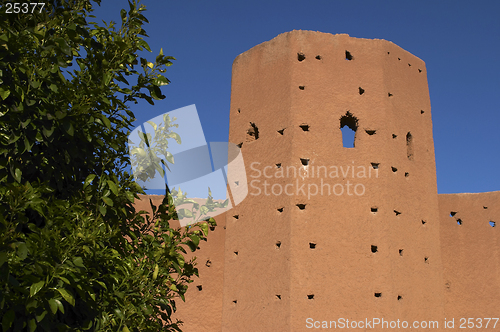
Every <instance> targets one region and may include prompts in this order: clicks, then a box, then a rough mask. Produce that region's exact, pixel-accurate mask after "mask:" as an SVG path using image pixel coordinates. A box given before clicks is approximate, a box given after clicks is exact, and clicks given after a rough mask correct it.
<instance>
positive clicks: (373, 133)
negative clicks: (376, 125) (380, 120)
mask: <svg viewBox="0 0 500 332" xmlns="http://www.w3.org/2000/svg"><path fill="white" fill-rule="evenodd" d="M365 131H366V133H367V134H368V135H370V136H372V135H375V133H376V132H377V131H376V130H369V129H367V130H365Z"/></svg>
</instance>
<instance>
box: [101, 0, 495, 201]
mask: <svg viewBox="0 0 500 332" xmlns="http://www.w3.org/2000/svg"><path fill="white" fill-rule="evenodd" d="M142 3H143V4H145V5H146V7H147V11H146V13H145V16H146V17H147V18H148V20H149V22H150V23H149V24H147V25H146V26H145V29H146V31H147V33H148V34H149V36H150V38H148V40H147V41H148V43H149V45H150V46H151V49H152V51H153V53H152V54H149V55H147V56H148V57H149V58H150V59H154V56H156V55H157V54H158V52H159V50H160V48H163V51H164V54H166V55H171V56H174V57H176V58H177V60H176V61H174V65H173V66H171V67H169V70H168V71H167V73H166V76H167V77H168V78H169V79H170V80H171V82H172V83H171V84H170V85H169V86H166V87H164V88H163V92H164V94H165V95H166V96H167V98H166V99H165V100H163V101H161V102H158V103H157V104H156V105H155V106H150V105H149V104H147V103H140V104H138V105H132V111H134V113H135V114H136V117H137V121H136V124H137V125H139V124H141V123H143V122H144V121H147V120H149V119H151V118H153V117H155V116H157V115H160V114H163V113H165V112H168V111H172V110H175V109H177V108H181V107H184V106H187V105H191V104H196V107H197V110H198V114H199V117H200V120H201V124H202V127H203V129H204V132H205V135H206V140H207V141H209V142H210V141H227V139H228V126H229V106H230V92H231V66H232V63H233V60H234V58H235V57H236V56H237V55H238V54H240V53H243V52H245V51H247V50H248V49H250V48H252V47H253V46H255V45H257V44H260V43H262V42H264V41H267V40H270V39H272V38H274V37H276V36H277V35H279V34H280V33H283V32H287V31H291V30H294V29H297V30H298V29H302V30H314V31H321V32H327V33H332V34H336V33H347V34H349V35H350V36H351V37H358V38H378V39H386V40H389V41H392V42H394V43H395V44H397V45H399V46H400V47H402V48H403V49H405V50H407V51H409V52H410V53H412V54H414V55H415V56H417V57H419V58H420V59H422V60H423V61H425V63H426V66H427V74H428V82H429V90H430V97H431V107H432V119H433V132H434V144H435V152H436V166H437V182H438V191H439V193H460V192H484V191H495V190H500V174H499V173H500V168H499V165H500V154H499V152H500V148H499V143H500V91H499V90H500V61H499V59H500V19H499V18H498V15H499V13H500V1H494V0H490V1H486V0H484V1H475V2H474V1H457V0H454V1H451V0H441V1H427V0H423V1H422V0H420V1H387V0H386V1H359V0H350V1H333V0H330V1H326V0H311V1H304V0H302V1H295V0H289V1H273V0H267V1H260V0H255V1H234V0H233V1H216V0H214V1H197V0H191V1H170V0H162V1H158V0H143V1H142ZM120 8H128V4H127V1H124V0H105V1H103V3H102V5H101V7H100V8H99V7H98V8H97V9H96V12H95V15H96V16H97V17H98V18H99V19H105V20H108V21H109V20H110V19H113V20H115V21H116V22H119V21H120V20H119V11H120Z"/></svg>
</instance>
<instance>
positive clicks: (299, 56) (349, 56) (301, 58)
mask: <svg viewBox="0 0 500 332" xmlns="http://www.w3.org/2000/svg"><path fill="white" fill-rule="evenodd" d="M390 54H391V52H387V55H390ZM314 58H315V59H316V60H321V59H323V57H322V56H321V55H316V56H315V57H314ZM305 59H306V55H305V54H304V53H301V52H299V53H297V60H299V62H302V61H304V60H305ZM345 59H346V60H347V61H352V60H354V56H353V55H352V53H351V52H349V51H348V50H346V51H345ZM398 61H401V58H398ZM408 67H410V68H411V64H410V63H408ZM417 69H418V72H419V73H421V72H422V70H421V69H420V68H417Z"/></svg>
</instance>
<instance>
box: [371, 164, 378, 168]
mask: <svg viewBox="0 0 500 332" xmlns="http://www.w3.org/2000/svg"><path fill="white" fill-rule="evenodd" d="M371 165H372V168H373V169H378V167H379V165H380V163H371Z"/></svg>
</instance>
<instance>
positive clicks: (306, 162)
mask: <svg viewBox="0 0 500 332" xmlns="http://www.w3.org/2000/svg"><path fill="white" fill-rule="evenodd" d="M300 163H301V164H302V166H308V165H309V159H308V158H300ZM371 166H372V168H373V169H379V168H380V163H371ZM276 167H277V168H281V167H282V164H281V163H277V164H276ZM320 169H321V167H318V177H319V176H320ZM391 171H392V172H393V173H397V171H398V169H397V168H396V167H394V166H391ZM325 173H326V169H325ZM313 175H314V174H313ZM409 176H410V173H408V172H405V178H408V177H409ZM287 177H288V173H287Z"/></svg>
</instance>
